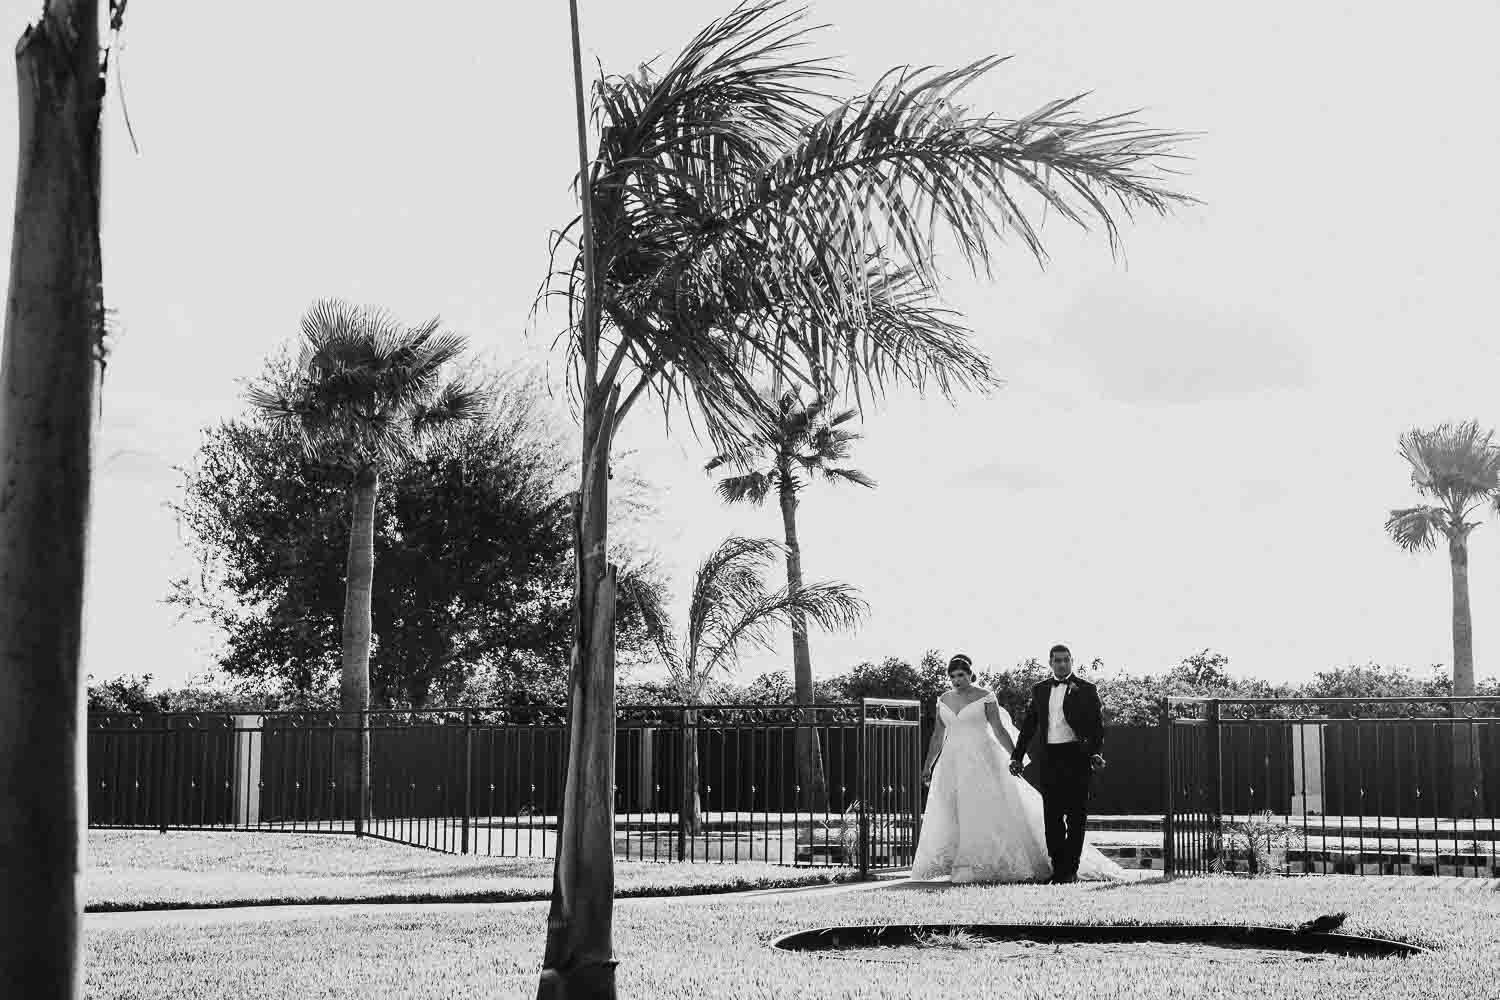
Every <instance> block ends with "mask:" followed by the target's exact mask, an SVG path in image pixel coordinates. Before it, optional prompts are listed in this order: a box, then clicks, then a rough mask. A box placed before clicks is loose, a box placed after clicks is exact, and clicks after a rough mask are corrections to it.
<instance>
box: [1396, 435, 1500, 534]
mask: <svg viewBox="0 0 1500 1000" xmlns="http://www.w3.org/2000/svg"><path fill="white" fill-rule="evenodd" d="M1399 450H1400V454H1401V457H1402V458H1404V459H1406V461H1407V463H1408V464H1409V465H1410V466H1411V481H1412V485H1413V486H1415V487H1416V488H1417V490H1418V492H1420V493H1423V494H1424V495H1427V496H1431V497H1435V498H1437V499H1439V500H1441V501H1442V502H1443V504H1444V505H1445V506H1447V507H1448V508H1449V510H1451V511H1453V512H1456V513H1457V512H1462V511H1463V510H1464V509H1465V508H1467V507H1469V505H1470V504H1472V503H1474V502H1475V501H1485V502H1493V501H1494V500H1495V499H1496V497H1497V496H1500V447H1497V446H1496V445H1495V443H1494V432H1493V431H1485V430H1481V429H1480V427H1479V423H1478V421H1474V420H1469V421H1465V422H1463V423H1458V424H1453V423H1445V424H1440V425H1438V426H1437V427H1435V428H1433V429H1431V430H1420V429H1413V430H1410V431H1407V432H1406V433H1405V434H1403V435H1401V438H1400V443H1399Z"/></svg>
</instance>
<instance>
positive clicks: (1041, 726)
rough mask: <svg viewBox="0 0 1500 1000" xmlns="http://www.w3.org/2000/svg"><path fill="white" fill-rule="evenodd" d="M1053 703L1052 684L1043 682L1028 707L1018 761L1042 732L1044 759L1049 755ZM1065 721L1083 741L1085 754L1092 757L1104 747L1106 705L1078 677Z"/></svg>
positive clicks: (1067, 700)
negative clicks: (1032, 739) (1048, 728)
mask: <svg viewBox="0 0 1500 1000" xmlns="http://www.w3.org/2000/svg"><path fill="white" fill-rule="evenodd" d="M1051 700H1052V681H1051V680H1050V679H1048V680H1045V681H1042V682H1041V683H1040V684H1037V685H1036V686H1035V687H1033V688H1032V689H1031V701H1030V702H1028V703H1027V705H1026V717H1025V718H1024V719H1022V720H1021V728H1020V732H1019V734H1018V735H1017V739H1016V751H1015V755H1014V756H1015V759H1016V760H1020V759H1021V756H1022V755H1023V754H1024V753H1025V752H1026V748H1027V747H1029V746H1031V738H1032V737H1033V736H1035V735H1036V734H1037V733H1038V732H1040V733H1041V735H1042V756H1043V757H1045V756H1046V754H1047V723H1048V718H1049V715H1050V705H1049V703H1050V702H1051ZM1062 712H1063V718H1064V719H1067V720H1068V725H1070V726H1072V727H1073V732H1075V733H1077V734H1078V738H1079V739H1080V740H1082V741H1083V748H1084V750H1085V751H1086V752H1087V753H1088V754H1089V755H1090V756H1092V755H1093V754H1096V753H1099V752H1100V750H1101V749H1102V748H1103V747H1104V705H1103V704H1102V703H1101V702H1100V701H1099V689H1098V688H1096V687H1094V685H1092V684H1090V683H1089V682H1088V681H1086V680H1084V679H1083V678H1082V677H1079V676H1078V675H1077V674H1074V675H1073V676H1072V677H1071V678H1069V682H1068V693H1067V694H1066V695H1064V696H1063V703H1062Z"/></svg>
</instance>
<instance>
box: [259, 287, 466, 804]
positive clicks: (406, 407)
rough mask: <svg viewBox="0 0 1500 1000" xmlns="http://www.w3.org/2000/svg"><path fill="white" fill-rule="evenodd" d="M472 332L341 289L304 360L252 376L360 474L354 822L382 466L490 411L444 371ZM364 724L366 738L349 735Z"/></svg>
mask: <svg viewBox="0 0 1500 1000" xmlns="http://www.w3.org/2000/svg"><path fill="white" fill-rule="evenodd" d="M464 346H465V341H464V338H463V337H461V336H459V335H457V334H454V333H447V332H444V331H442V330H441V329H440V324H439V321H438V320H437V319H436V318H435V317H434V318H433V319H430V320H428V321H427V322H425V323H422V324H420V325H418V326H414V327H408V326H406V325H404V324H402V323H401V322H399V321H398V320H397V319H396V318H395V317H394V316H392V315H391V314H390V313H388V312H386V311H385V310H383V309H380V308H377V307H373V306H355V305H350V304H349V303H347V302H342V301H340V300H337V299H324V300H321V301H319V302H316V303H314V304H313V306H312V307H311V308H310V309H308V311H307V313H306V314H305V315H304V316H303V317H302V350H301V354H300V356H299V358H298V360H297V362H296V364H295V365H294V366H289V367H287V368H285V369H281V370H278V371H273V373H272V374H271V375H269V376H268V377H266V378H264V379H262V380H261V381H259V382H257V383H256V384H254V385H252V386H251V387H250V390H249V392H248V394H247V395H248V396H249V399H250V402H251V403H252V404H253V405H255V406H257V407H259V408H260V411H261V412H262V413H263V414H264V415H265V416H266V418H267V419H268V420H269V421H270V422H271V424H272V426H273V427H276V428H278V429H279V430H282V431H283V432H285V433H287V434H289V435H291V436H293V437H294V438H295V439H296V440H297V441H298V442H300V444H301V447H302V449H303V451H304V452H305V453H306V454H307V456H308V457H309V458H310V459H312V460H313V461H315V462H318V463H320V464H323V465H325V466H328V467H330V468H331V469H332V470H333V471H335V472H336V473H338V474H340V475H342V476H345V477H347V480H348V482H349V502H350V519H349V556H348V570H347V573H346V575H345V578H344V629H343V633H344V634H343V650H342V669H341V672H340V678H339V709H340V711H341V712H342V713H343V716H344V718H343V721H342V723H341V726H342V727H343V728H344V730H345V735H344V750H343V752H342V754H341V757H342V768H341V770H342V773H343V780H344V786H345V789H346V791H345V795H346V798H345V801H346V802H348V801H349V799H348V798H347V795H348V792H349V790H350V789H353V790H354V791H355V793H356V798H355V800H354V801H353V810H354V822H355V831H356V832H359V833H362V832H363V830H364V823H365V821H366V820H367V819H368V818H369V815H370V801H371V790H370V736H369V731H368V727H367V726H366V725H365V723H364V714H363V713H365V712H366V711H368V710H369V707H370V598H371V588H372V586H373V579H374V571H375V501H376V497H377V495H378V493H379V490H380V473H381V469H382V467H384V466H386V465H388V464H389V463H391V462H394V461H398V460H400V459H401V458H404V457H408V456H412V455H414V454H416V453H417V452H418V451H419V450H420V449H421V447H422V446H423V444H424V443H425V442H426V441H427V440H428V439H429V438H431V437H432V436H433V435H434V434H437V433H439V432H441V431H442V430H443V429H444V428H448V427H453V426H455V425H457V424H460V423H463V422H466V421H471V420H474V419H477V418H479V417H481V416H482V415H483V414H484V411H485V403H486V395H485V393H483V392H481V391H479V390H476V389H473V388H470V387H469V386H467V385H465V384H464V383H463V382H461V381H457V380H454V381H447V380H445V372H446V370H447V368H448V367H449V365H450V364H451V363H452V362H454V361H455V360H457V358H458V357H459V355H460V354H462V353H463V350H464ZM356 727H357V728H358V730H359V733H358V738H357V739H354V738H352V737H351V736H350V735H349V732H350V730H352V729H354V728H356Z"/></svg>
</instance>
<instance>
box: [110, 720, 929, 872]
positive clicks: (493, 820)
mask: <svg viewBox="0 0 1500 1000" xmlns="http://www.w3.org/2000/svg"><path fill="white" fill-rule="evenodd" d="M366 737H367V738H368V739H369V744H370V753H369V758H370V769H369V778H368V787H365V782H364V781H363V780H362V778H361V773H360V770H359V768H358V767H357V747H358V741H359V740H360V739H361V738H366ZM920 737H921V731H920V707H919V705H918V704H917V703H916V702H908V701H897V700H886V699H866V700H864V701H862V702H861V703H859V704H851V705H816V706H789V705H779V706H737V705H700V706H680V705H679V706H628V707H622V708H620V709H619V712H618V718H617V722H616V747H615V749H616V755H615V760H616V773H615V828H616V832H615V847H616V853H617V855H618V856H619V857H622V858H627V859H642V860H661V861H682V860H685V861H715V862H734V861H768V862H773V863H778V864H792V865H857V866H859V867H861V868H862V869H866V870H880V869H891V868H901V867H904V866H906V865H907V864H909V863H910V860H911V856H912V854H913V853H914V845H915V843H916V836H917V829H916V827H917V823H918V820H919V817H920V814H921V782H920V771H921V750H922V748H921V742H920ZM88 739H89V747H88V749H89V825H90V826H91V827H94V828H111V827H131V828H140V827H147V828H154V829H160V830H168V829H210V830H258V831H296V832H314V833H352V834H360V835H365V836H372V837H378V838H382V839H387V840H393V841H399V842H401V843H405V844H413V845H416V846H420V847H426V848H431V849H434V850H439V851H447V852H452V853H463V854H484V855H491V856H500V857H539V858H550V857H554V856H555V854H556V844H557V834H558V829H559V824H560V819H561V812H562V799H563V796H562V793H563V785H564V781H565V778H566V773H567V745H568V743H567V727H566V725H565V722H564V715H563V713H562V712H561V711H560V710H558V709H555V708H546V707H522V708H514V707H510V708H472V709H433V710H424V711H372V712H368V713H365V714H364V717H363V720H362V721H361V720H358V719H354V718H351V717H346V716H341V715H340V714H338V713H333V712H329V713H289V712H271V713H264V714H254V715H232V714H220V713H205V714H196V715H158V716H93V717H91V718H90V719H89V735H88ZM799 751H804V752H806V753H807V754H808V755H810V758H811V762H812V765H813V766H811V767H809V766H807V765H805V764H804V765H803V766H800V767H799V763H798V758H799ZM809 779H811V780H809ZM362 801H367V802H368V806H367V808H366V809H363V810H362V809H361V808H360V803H361V802H362Z"/></svg>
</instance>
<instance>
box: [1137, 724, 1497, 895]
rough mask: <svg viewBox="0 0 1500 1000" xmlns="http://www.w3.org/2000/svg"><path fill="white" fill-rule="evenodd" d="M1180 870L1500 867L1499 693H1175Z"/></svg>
mask: <svg viewBox="0 0 1500 1000" xmlns="http://www.w3.org/2000/svg"><path fill="white" fill-rule="evenodd" d="M1162 723H1163V726H1164V727H1165V728H1166V730H1167V743H1168V749H1167V766H1166V781H1165V786H1166V787H1165V794H1166V803H1167V806H1166V812H1165V818H1164V829H1163V840H1164V844H1163V855H1164V857H1163V861H1164V865H1163V867H1164V868H1165V870H1166V871H1167V872H1168V873H1182V874H1198V873H1204V872H1210V871H1240V872H1248V873H1262V872H1276V871H1280V872H1293V873H1312V872H1322V873H1338V874H1419V875H1468V876H1480V877H1486V878H1491V877H1500V833H1497V825H1500V698H1494V697H1474V698H1365V699H1360V698H1322V699H1253V698H1247V699H1213V698H1169V699H1167V700H1166V702H1165V703H1164V705H1163V709H1162Z"/></svg>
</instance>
